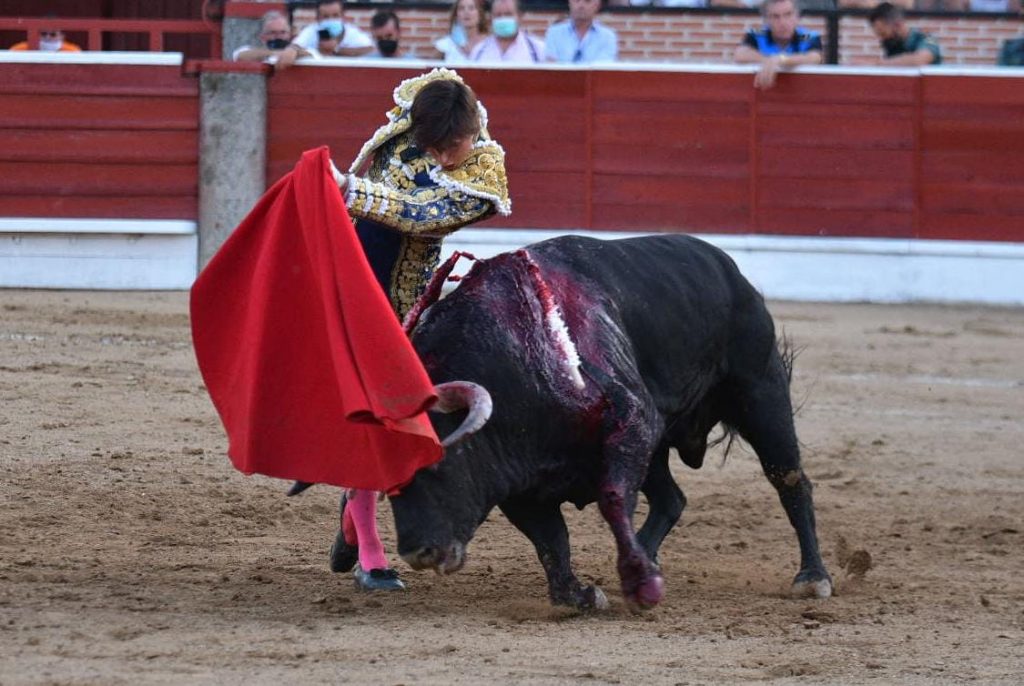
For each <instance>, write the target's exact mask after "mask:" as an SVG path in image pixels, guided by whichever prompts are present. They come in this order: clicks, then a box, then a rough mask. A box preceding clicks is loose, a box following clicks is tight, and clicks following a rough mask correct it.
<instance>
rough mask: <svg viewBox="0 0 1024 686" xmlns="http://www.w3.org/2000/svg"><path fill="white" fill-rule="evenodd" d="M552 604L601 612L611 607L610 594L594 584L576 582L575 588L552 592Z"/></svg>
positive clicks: (584, 610) (583, 610) (581, 610)
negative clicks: (585, 584) (586, 584)
mask: <svg viewBox="0 0 1024 686" xmlns="http://www.w3.org/2000/svg"><path fill="white" fill-rule="evenodd" d="M550 597H551V604H552V605H561V606H564V607H570V608H572V609H574V610H578V611H580V612H595V611H596V612H600V611H602V610H607V609H608V608H609V604H608V596H606V595H605V594H604V591H602V590H601V589H600V588H598V587H597V586H594V585H590V586H583V585H582V584H578V583H577V584H575V588H570V589H565V590H562V591H558V592H552V593H551V595H550Z"/></svg>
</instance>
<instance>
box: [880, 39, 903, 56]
mask: <svg viewBox="0 0 1024 686" xmlns="http://www.w3.org/2000/svg"><path fill="white" fill-rule="evenodd" d="M882 48H883V49H884V50H885V52H886V53H887V54H889V55H895V54H899V53H901V52H903V39H902V38H886V39H885V40H883V41H882Z"/></svg>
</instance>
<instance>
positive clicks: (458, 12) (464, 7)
mask: <svg viewBox="0 0 1024 686" xmlns="http://www.w3.org/2000/svg"><path fill="white" fill-rule="evenodd" d="M448 27H449V31H448V34H447V35H445V36H443V37H441V38H438V39H437V40H436V41H434V49H436V50H437V51H438V52H439V53H440V54H441V56H442V57H443V58H444V61H445V62H448V63H449V64H458V63H462V62H468V61H469V56H470V55H471V54H472V53H473V49H474V48H475V47H476V46H477V45H479V44H480V41H482V40H483V39H484V38H486V37H487V34H488V33H490V30H491V28H490V22H489V21H488V18H487V9H486V8H485V7H484V2H483V0H458V2H456V3H455V4H453V5H452V11H451V14H450V15H449V16H448Z"/></svg>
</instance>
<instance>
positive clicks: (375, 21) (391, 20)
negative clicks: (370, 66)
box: [367, 10, 412, 59]
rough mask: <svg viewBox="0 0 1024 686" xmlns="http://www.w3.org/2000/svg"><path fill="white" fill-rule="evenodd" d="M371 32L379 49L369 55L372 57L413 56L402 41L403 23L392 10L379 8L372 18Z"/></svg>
mask: <svg viewBox="0 0 1024 686" xmlns="http://www.w3.org/2000/svg"><path fill="white" fill-rule="evenodd" d="M370 33H371V34H372V35H373V40H374V41H376V43H377V49H376V50H374V51H373V52H371V53H370V54H369V55H367V57H369V58H372V59H400V58H402V57H412V55H410V54H406V53H405V51H404V50H402V47H401V45H400V43H401V42H402V25H401V23H400V22H399V21H398V15H397V14H395V13H394V12H392V11H391V10H377V12H376V13H374V15H373V18H371V19H370Z"/></svg>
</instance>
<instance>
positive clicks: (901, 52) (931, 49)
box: [868, 2, 942, 67]
mask: <svg viewBox="0 0 1024 686" xmlns="http://www.w3.org/2000/svg"><path fill="white" fill-rule="evenodd" d="M868 23H870V24H871V30H872V31H874V32H875V35H876V36H878V39H879V41H881V45H882V50H883V51H884V52H885V56H884V57H882V58H880V59H879V60H878V62H877V63H878V64H882V65H886V66H905V67H923V66H924V65H926V64H942V50H941V49H940V48H939V44H938V43H936V42H935V40H933V39H932V37H931V36H929V35H928V34H926V33H922V32H921V31H918V30H917V29H911V28H910V27H908V26H907V23H906V19H905V17H904V14H903V9H902V8H900V7H897V6H896V5H894V4H892V3H891V2H883V3H880V4H879V5H878V6H877V7H875V8H874V9H873V10H871V13H870V14H868Z"/></svg>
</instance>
